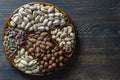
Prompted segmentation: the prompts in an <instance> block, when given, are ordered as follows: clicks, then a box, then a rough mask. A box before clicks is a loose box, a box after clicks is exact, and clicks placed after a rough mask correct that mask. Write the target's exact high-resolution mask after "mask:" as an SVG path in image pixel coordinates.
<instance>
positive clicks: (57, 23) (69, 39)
mask: <svg viewBox="0 0 120 80" xmlns="http://www.w3.org/2000/svg"><path fill="white" fill-rule="evenodd" d="M2 41H3V48H4V51H5V54H6V56H7V58H8V59H9V60H10V61H11V63H12V64H13V65H14V66H15V67H16V68H17V69H19V70H20V71H22V72H24V73H26V74H31V75H45V74H50V73H53V72H55V71H57V70H59V69H60V68H62V67H63V66H64V65H65V63H66V62H67V61H68V60H69V58H70V57H71V55H72V53H73V50H74V47H75V32H74V27H73V24H72V23H71V21H70V19H69V17H68V15H67V14H66V13H65V12H64V11H63V10H61V9H60V8H58V7H57V6H55V5H53V4H50V3H46V2H32V3H28V4H25V5H23V6H21V7H20V8H18V9H17V10H15V11H14V12H13V13H12V14H11V16H10V17H9V19H8V21H7V22H6V25H5V27H4V30H3V36H2Z"/></svg>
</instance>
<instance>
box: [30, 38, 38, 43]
mask: <svg viewBox="0 0 120 80" xmlns="http://www.w3.org/2000/svg"><path fill="white" fill-rule="evenodd" d="M29 41H30V42H32V43H34V42H36V41H37V40H36V39H34V38H29Z"/></svg>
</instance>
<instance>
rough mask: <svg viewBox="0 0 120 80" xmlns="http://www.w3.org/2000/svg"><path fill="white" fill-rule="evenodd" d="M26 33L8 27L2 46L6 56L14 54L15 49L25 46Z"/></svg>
mask: <svg viewBox="0 0 120 80" xmlns="http://www.w3.org/2000/svg"><path fill="white" fill-rule="evenodd" d="M25 37H26V33H25V32H24V31H22V30H19V29H14V28H10V27H8V28H7V29H6V30H5V34H4V42H3V45H4V47H5V50H6V52H7V53H8V54H12V53H14V54H15V53H16V51H17V48H20V46H24V45H25Z"/></svg>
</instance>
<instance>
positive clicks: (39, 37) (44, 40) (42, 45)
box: [26, 31, 54, 58]
mask: <svg viewBox="0 0 120 80" xmlns="http://www.w3.org/2000/svg"><path fill="white" fill-rule="evenodd" d="M53 46H54V44H53V43H52V41H51V39H50V36H49V33H48V32H41V31H36V32H35V33H34V34H33V33H32V34H29V35H28V39H27V44H26V48H27V50H28V53H30V54H31V55H32V56H35V57H39V58H41V57H43V56H44V55H45V54H48V53H50V52H51V49H52V48H53Z"/></svg>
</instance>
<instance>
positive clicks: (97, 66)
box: [0, 0, 120, 80]
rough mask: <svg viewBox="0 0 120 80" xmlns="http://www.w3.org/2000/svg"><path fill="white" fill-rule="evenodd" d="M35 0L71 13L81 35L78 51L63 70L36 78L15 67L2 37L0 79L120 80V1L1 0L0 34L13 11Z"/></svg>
mask: <svg viewBox="0 0 120 80" xmlns="http://www.w3.org/2000/svg"><path fill="white" fill-rule="evenodd" d="M31 1H47V2H51V3H54V4H56V5H58V6H59V7H61V8H62V9H63V10H65V11H66V12H67V13H68V14H69V16H70V17H71V19H72V20H73V22H74V24H75V30H76V36H77V45H76V50H75V53H74V55H73V57H72V58H71V60H70V61H69V63H68V64H67V65H66V66H65V67H64V69H63V70H61V71H59V72H57V73H55V74H53V75H49V76H46V77H33V76H28V75H25V74H22V73H20V72H19V71H17V70H16V69H15V68H13V67H12V66H11V64H10V63H9V62H8V60H7V59H6V57H5V55H4V53H3V49H2V45H1V43H2V42H1V40H0V80H120V0H0V37H1V31H2V28H3V26H4V24H5V21H6V19H7V17H8V16H9V14H10V13H11V12H12V11H14V9H16V8H18V7H19V6H21V5H23V4H25V3H28V2H31Z"/></svg>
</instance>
